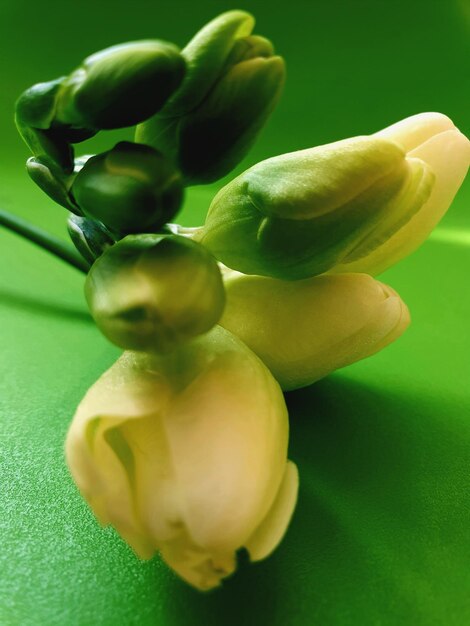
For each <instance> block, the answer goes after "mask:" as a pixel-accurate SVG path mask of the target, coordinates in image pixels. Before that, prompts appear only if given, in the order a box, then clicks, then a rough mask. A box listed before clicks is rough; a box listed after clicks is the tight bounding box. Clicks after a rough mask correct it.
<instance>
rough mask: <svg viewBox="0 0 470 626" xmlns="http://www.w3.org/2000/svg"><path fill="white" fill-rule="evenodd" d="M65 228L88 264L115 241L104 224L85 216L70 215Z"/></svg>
mask: <svg viewBox="0 0 470 626" xmlns="http://www.w3.org/2000/svg"><path fill="white" fill-rule="evenodd" d="M67 230H68V232H69V235H70V239H71V240H72V242H73V244H74V246H75V247H76V248H77V250H78V251H79V252H80V254H81V255H82V257H83V258H84V259H85V260H86V261H88V262H89V263H90V265H91V264H92V263H94V262H95V260H96V259H97V258H98V257H99V256H101V255H102V254H103V252H104V251H105V250H107V249H108V248H109V246H112V245H113V244H114V243H115V239H114V238H113V236H112V235H111V233H110V232H109V230H108V229H107V228H106V226H104V225H103V224H101V223H100V222H97V221H95V220H90V219H88V218H87V217H80V216H79V215H70V217H69V219H68V220H67Z"/></svg>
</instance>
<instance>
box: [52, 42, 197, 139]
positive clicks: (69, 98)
mask: <svg viewBox="0 0 470 626" xmlns="http://www.w3.org/2000/svg"><path fill="white" fill-rule="evenodd" d="M184 71H185V64H184V59H183V57H182V56H181V54H180V53H179V50H178V48H177V47H176V46H174V45H173V44H171V43H167V42H165V41H158V40H155V41H152V40H148V41H136V42H130V43H125V44H120V45H117V46H112V47H111V48H107V49H105V50H101V51H100V52H96V53H95V54H93V55H91V56H89V57H88V58H86V59H85V61H84V62H83V63H82V65H81V66H80V67H79V68H78V69H77V70H75V71H74V72H73V73H72V74H71V75H70V77H69V78H68V79H67V81H66V82H65V85H64V88H63V92H62V93H61V96H60V99H59V101H58V106H57V111H56V115H57V120H58V121H59V122H62V123H64V124H70V125H72V126H74V127H85V128H97V129H111V128H123V127H125V126H133V125H134V124H137V123H139V122H142V121H143V120H145V119H147V118H148V117H150V116H151V115H153V114H154V113H156V112H157V111H158V110H160V108H161V107H162V106H163V105H164V104H165V102H166V101H167V99H168V98H169V96H170V95H171V94H172V93H173V92H174V90H175V89H176V88H177V87H178V85H179V84H180V82H181V80H182V79H183V76H184Z"/></svg>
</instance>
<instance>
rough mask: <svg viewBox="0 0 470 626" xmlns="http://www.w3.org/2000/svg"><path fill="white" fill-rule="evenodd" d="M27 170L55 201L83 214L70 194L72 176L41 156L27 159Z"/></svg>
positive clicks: (32, 178) (73, 211)
mask: <svg viewBox="0 0 470 626" xmlns="http://www.w3.org/2000/svg"><path fill="white" fill-rule="evenodd" d="M26 170H27V172H28V174H29V176H30V178H31V180H33V181H34V182H35V183H36V185H37V186H38V187H39V188H40V189H42V191H44V193H46V194H47V195H48V196H49V198H52V200H54V202H57V204H60V205H61V206H63V207H65V208H66V209H68V210H69V211H72V213H76V214H78V215H80V214H81V211H80V209H79V208H78V207H77V205H76V204H75V203H74V201H73V198H71V196H70V194H69V184H68V182H69V179H70V178H71V177H70V176H65V175H63V173H62V172H61V171H60V170H59V171H58V170H57V168H55V167H53V166H52V165H51V164H49V165H48V164H47V162H44V160H43V159H41V158H35V157H31V158H30V159H28V160H27V161H26Z"/></svg>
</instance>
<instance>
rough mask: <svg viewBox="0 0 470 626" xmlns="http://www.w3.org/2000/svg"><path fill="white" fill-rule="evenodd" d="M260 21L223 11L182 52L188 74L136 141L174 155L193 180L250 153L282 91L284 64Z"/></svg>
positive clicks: (224, 169) (221, 171)
mask: <svg viewBox="0 0 470 626" xmlns="http://www.w3.org/2000/svg"><path fill="white" fill-rule="evenodd" d="M253 25H254V19H253V17H252V16H251V15H249V14H248V13H245V12H243V11H229V12H227V13H223V14H222V15H220V16H219V17H217V18H216V19H214V20H213V21H212V22H210V23H209V24H207V25H206V26H205V27H204V28H203V29H202V30H201V31H200V32H199V33H197V35H196V36H195V37H194V38H193V40H192V41H191V42H190V43H189V44H188V45H187V46H186V48H184V50H183V51H182V54H183V56H184V57H185V59H186V64H187V68H188V69H187V73H186V76H185V78H184V80H183V82H182V83H181V86H180V88H179V89H178V90H177V91H176V92H175V94H174V96H173V97H172V98H170V99H169V101H168V102H167V104H166V105H165V107H164V108H163V109H162V111H161V112H160V114H158V115H156V116H154V117H152V118H151V119H149V120H148V121H146V122H144V123H143V124H141V125H139V126H138V127H137V132H136V139H137V141H141V142H142V143H146V144H148V145H152V146H154V147H156V148H159V149H161V150H162V151H163V152H165V153H166V154H170V155H171V156H172V157H173V158H174V159H175V161H176V162H177V163H178V166H179V168H180V169H181V171H182V172H183V174H184V177H185V179H186V181H187V183H189V184H199V183H208V182H212V181H214V180H217V179H218V178H221V177H222V176H224V175H225V174H227V173H228V172H230V171H231V170H232V169H233V168H234V167H235V166H236V165H237V164H238V162H239V161H241V159H242V158H243V157H244V156H245V154H246V153H247V152H248V150H249V148H250V147H251V145H252V144H253V142H254V140H255V139H256V136H257V134H258V132H259V130H260V129H261V127H262V126H263V125H264V124H265V122H266V121H267V119H268V117H269V115H270V113H271V112H272V110H273V109H274V107H275V105H276V103H277V101H278V99H279V96H280V94H281V91H282V88H283V85H284V78H285V67H284V61H283V60H282V58H281V57H279V56H273V54H274V52H273V47H272V44H271V42H270V41H268V40H267V39H265V38H263V37H259V36H256V35H251V34H250V33H251V30H252V28H253Z"/></svg>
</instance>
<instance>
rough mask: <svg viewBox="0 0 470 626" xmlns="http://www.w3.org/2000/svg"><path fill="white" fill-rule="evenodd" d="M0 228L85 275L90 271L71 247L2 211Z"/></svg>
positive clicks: (0, 213) (83, 260) (0, 212)
mask: <svg viewBox="0 0 470 626" xmlns="http://www.w3.org/2000/svg"><path fill="white" fill-rule="evenodd" d="M0 226H4V227H5V228H8V229H9V230H12V231H13V232H15V233H17V234H18V235H21V236H22V237H24V238H25V239H29V241H32V242H33V243H35V244H36V245H38V246H40V247H41V248H44V249H45V250H47V251H48V252H50V253H51V254H54V255H55V256H56V257H59V259H62V261H65V262H66V263H68V264H69V265H73V267H75V268H76V269H77V270H80V271H81V272H84V273H85V274H86V273H87V272H88V270H89V269H90V266H89V264H88V263H87V262H86V261H85V259H83V258H82V257H81V256H79V255H78V254H77V252H75V250H74V249H73V248H72V247H71V246H69V245H67V244H66V243H65V242H63V241H61V240H60V239H57V238H56V237H54V236H53V235H51V234H49V233H48V232H46V231H45V230H42V229H41V228H38V227H37V226H34V225H33V224H30V223H29V222H27V221H25V220H23V219H21V218H20V217H17V216H16V215H13V214H12V213H8V211H3V210H2V209H0Z"/></svg>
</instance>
